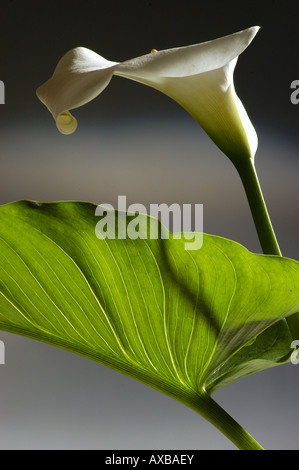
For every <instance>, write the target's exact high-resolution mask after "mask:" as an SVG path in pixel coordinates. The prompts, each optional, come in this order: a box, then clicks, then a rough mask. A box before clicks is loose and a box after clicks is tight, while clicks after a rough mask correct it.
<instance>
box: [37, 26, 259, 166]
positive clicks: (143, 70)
mask: <svg viewBox="0 0 299 470" xmlns="http://www.w3.org/2000/svg"><path fill="white" fill-rule="evenodd" d="M258 29H259V27H252V28H249V29H246V30H244V31H240V32H237V33H234V34H231V35H229V36H225V37H222V38H219V39H215V40H213V41H208V42H204V43H201V44H195V45H191V46H186V47H179V48H174V49H168V50H161V51H155V52H154V53H149V54H146V55H144V56H141V57H137V58H135V59H131V60H127V61H125V62H122V63H119V62H111V61H109V60H106V59H104V58H103V57H102V56H100V55H98V54H96V53H95V52H93V51H91V50H89V49H86V48H84V47H77V48H75V49H72V50H71V51H69V52H68V53H67V54H65V55H64V56H63V57H62V59H61V60H60V61H59V63H58V65H57V67H56V69H55V71H54V74H53V76H52V77H51V78H50V80H48V81H47V82H46V83H45V84H44V85H42V86H41V87H39V88H38V89H37V96H38V97H39V99H40V100H41V101H42V102H43V103H44V104H45V106H46V107H47V108H48V109H49V111H50V112H51V113H52V115H53V117H54V119H55V121H56V124H57V127H58V129H59V130H60V132H62V133H63V134H71V133H73V132H74V131H75V130H76V128H77V121H76V119H75V118H74V117H73V116H72V115H71V114H70V112H69V111H70V110H72V109H75V108H78V107H80V106H82V105H84V104H85V103H88V102H89V101H91V100H93V99H94V98H96V96H98V95H99V94H100V93H101V92H102V91H103V90H104V89H105V88H106V87H107V85H108V84H109V82H110V80H111V78H112V76H113V75H119V76H122V77H125V78H129V79H131V80H135V81H137V82H140V83H143V84H145V85H148V86H150V87H153V88H155V89H157V90H159V91H161V92H163V93H164V94H166V95H168V96H169V97H170V98H172V99H174V100H175V101H177V102H178V103H179V104H180V105H181V106H182V107H183V108H185V109H186V110H187V111H188V112H189V113H190V114H191V116H193V117H194V119H195V120H196V121H197V122H198V123H199V124H200V126H201V127H202V128H203V129H204V130H205V131H206V132H207V134H208V135H209V136H210V137H211V138H212V140H213V141H214V142H215V143H216V145H217V146H218V147H219V148H220V149H221V150H222V151H223V152H224V153H225V154H226V155H227V156H228V157H229V158H231V159H232V161H234V160H235V159H236V158H237V159H239V158H240V157H241V158H242V157H246V158H248V157H249V158H251V159H253V158H254V155H255V152H256V149H257V135H256V132H255V129H254V127H253V125H252V123H251V122H250V120H249V118H248V115H247V113H246V110H245V108H244V106H243V104H242V103H241V101H240V99H239V98H238V96H237V95H236V92H235V88H234V82H233V73H234V69H235V66H236V62H237V60H238V56H239V55H240V54H241V53H242V52H243V51H244V50H245V49H246V47H247V46H248V45H249V44H250V42H251V41H252V39H253V38H254V36H255V35H256V33H257V31H258Z"/></svg>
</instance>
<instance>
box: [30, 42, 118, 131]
mask: <svg viewBox="0 0 299 470" xmlns="http://www.w3.org/2000/svg"><path fill="white" fill-rule="evenodd" d="M116 65H117V62H111V61H109V60H106V59H104V58H103V57H101V56H100V55H98V54H96V53H95V52H93V51H90V50H89V49H86V48H84V47H77V48H76V49H72V50H71V51H69V52H68V53H67V54H65V55H64V56H63V57H62V59H61V60H60V61H59V63H58V64H57V67H56V69H55V71H54V74H53V75H52V77H51V78H50V80H48V81H47V82H46V83H44V84H43V85H42V86H41V87H39V88H38V89H37V91H36V94H37V96H38V98H39V99H40V100H41V101H42V102H43V103H44V105H45V106H46V107H47V108H48V109H49V111H50V112H51V113H52V115H53V117H54V119H55V120H56V124H57V127H58V129H59V130H60V131H61V132H62V133H68V134H69V133H71V132H74V131H75V130H76V127H77V125H76V126H75V125H74V122H73V125H68V126H67V128H68V131H69V132H64V130H63V129H66V128H65V125H64V122H65V123H66V122H67V120H66V113H67V112H68V111H69V110H70V109H75V108H78V107H79V106H82V105H84V104H86V103H88V102H89V101H91V100H93V99H94V98H95V97H96V96H98V95H99V94H100V93H101V92H102V91H103V90H104V89H105V88H106V86H107V85H108V84H109V82H110V80H111V78H112V76H113V72H114V69H115V66H116ZM67 116H68V118H69V116H71V115H70V114H69V113H68V115H67ZM73 119H74V118H73ZM69 124H70V122H69ZM71 129H72V131H71Z"/></svg>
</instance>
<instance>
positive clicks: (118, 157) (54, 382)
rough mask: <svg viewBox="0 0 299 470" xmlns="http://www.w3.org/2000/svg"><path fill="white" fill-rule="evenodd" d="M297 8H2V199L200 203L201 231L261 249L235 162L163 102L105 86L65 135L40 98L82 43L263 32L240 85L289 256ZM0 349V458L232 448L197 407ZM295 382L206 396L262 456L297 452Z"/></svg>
mask: <svg viewBox="0 0 299 470" xmlns="http://www.w3.org/2000/svg"><path fill="white" fill-rule="evenodd" d="M297 3H298V2H295V1H267V0H263V1H262V2H261V1H245V2H241V1H239V2H235V1H228V2H226V1H210V2H203V1H197V2H195V1H194V2H191V1H184V2H175V1H168V0H166V1H163V0H162V1H156V0H152V1H143V0H139V1H127V2H123V1H118V2H115V1H111V2H100V1H91V0H86V1H84V2H83V0H81V1H66V0H65V1H59V2H58V1H51V2H40V1H26V2H17V1H13V0H12V1H0V47H1V55H0V79H1V80H3V81H4V83H5V86H6V104H5V105H2V106H1V107H0V132H1V144H0V145H1V147H0V152H1V153H0V156H1V175H0V202H1V203H2V204H4V203H7V202H10V201H13V200H17V199H27V198H28V199H34V200H40V201H54V200H61V199H74V200H76V199H78V200H86V201H92V202H95V203H103V202H108V203H111V204H115V205H116V203H117V196H118V195H126V196H127V201H128V204H131V203H133V202H139V203H142V204H145V205H146V206H147V207H149V204H150V203H160V202H165V203H168V204H170V203H173V202H177V203H180V204H183V203H189V204H195V203H202V204H203V205H204V231H205V232H207V233H212V234H216V235H220V236H224V237H227V238H231V239H233V240H236V241H238V242H240V243H242V244H243V245H245V246H246V247H247V248H248V249H249V250H251V251H254V252H261V250H260V246H259V243H258V240H257V237H256V234H255V230H254V227H253V222H252V219H251V215H250V212H249V209H248V205H247V201H246V199H245V196H244V192H243V189H242V187H241V184H240V181H239V179H238V177H237V174H236V172H235V170H234V168H233V167H232V165H231V163H230V162H229V161H228V159H227V158H226V157H225V156H224V155H223V154H222V153H221V152H220V151H219V150H218V149H217V148H216V147H215V145H214V144H213V143H212V142H211V141H210V140H209V138H208V137H207V136H206V135H205V134H204V133H203V131H202V130H201V129H200V128H199V126H198V125H197V124H196V123H195V122H194V121H193V120H192V119H191V117H190V116H189V115H188V114H187V113H186V112H185V111H183V110H182V109H181V108H180V107H179V106H178V105H177V104H176V103H174V102H172V101H170V100H169V99H168V98H167V97H166V96H163V95H162V94H159V93H158V92H156V91H154V90H152V89H150V88H147V87H145V86H143V85H139V84H137V83H134V82H130V81H128V80H125V79H121V78H119V77H114V78H113V80H112V82H111V84H110V85H109V87H108V88H107V90H105V92H104V93H103V94H102V95H101V96H100V97H99V98H98V99H97V100H95V101H94V102H92V103H90V104H89V105H86V106H85V107H83V108H81V109H78V110H76V111H75V112H74V115H75V116H76V117H77V118H78V121H79V127H78V130H77V132H76V133H75V134H74V135H72V136H62V135H60V134H59V133H58V131H57V130H56V127H55V123H54V121H53V119H52V117H51V116H50V115H49V113H48V112H47V111H46V109H45V108H44V107H43V105H41V103H40V102H39V101H38V100H37V99H36V97H35V89H36V87H37V86H39V85H40V84H42V83H43V82H44V81H46V80H47V79H48V78H49V77H50V75H51V74H52V72H53V69H54V67H55V65H56V63H57V61H58V60H59V58H60V57H61V56H62V55H63V54H64V53H65V52H67V51H68V50H69V49H71V48H72V47H75V46H79V45H80V46H85V47H89V48H91V49H93V50H95V51H97V52H98V53H100V54H101V55H103V56H104V57H106V58H107V59H110V60H119V61H121V60H125V59H129V58H132V57H135V56H138V55H142V54H145V53H148V52H149V51H150V50H151V49H152V48H156V49H164V48H168V47H175V46H183V45H188V44H192V43H197V42H201V41H205V40H209V39H214V38H216V37H220V36H221V35H225V34H230V33H233V32H235V31H238V30H241V29H244V28H247V27H249V26H253V25H260V26H261V27H262V28H261V30H260V32H259V33H258V35H257V37H256V38H255V39H254V41H253V43H252V44H251V45H250V47H249V48H248V49H247V50H246V51H245V52H244V53H243V54H242V55H241V56H240V58H239V61H238V64H237V68H236V73H235V84H236V89H237V92H238V94H239V96H240V97H241V99H242V101H243V103H244V104H245V106H246V109H247V110H248V113H249V115H250V117H251V119H252V121H253V123H254V125H255V127H256V130H257V132H258V136H259V149H258V152H257V156H256V159H257V169H258V172H259V175H260V180H261V183H262V185H263V190H264V194H265V198H266V200H267V204H268V207H269V211H270V214H271V217H272V221H273V224H274V227H275V230H276V233H277V237H278V239H279V242H280V245H281V249H282V252H283V254H284V255H285V256H288V257H291V258H294V259H297V260H298V259H299V247H298V234H299V228H298V113H299V105H298V106H294V105H292V104H291V102H290V94H291V90H290V84H291V82H292V81H293V80H295V79H299V71H298V6H297V7H296V4H297ZM20 236H22V234H21V233H20ZM298 339H299V338H298ZM0 340H2V341H4V342H5V351H6V364H5V365H1V366H0V449H107V450H111V449H203V450H205V449H206V450H208V449H234V448H235V447H234V446H233V445H232V444H231V443H230V442H229V441H228V440H227V439H226V438H225V437H224V436H223V435H222V434H220V433H219V432H218V431H217V430H216V429H215V428H214V427H212V426H211V425H210V424H209V423H207V422H206V421H205V420H203V419H202V418H201V417H199V416H198V415H196V414H195V413H194V412H193V411H191V410H189V409H188V408H186V407H184V406H183V405H181V404H180V403H177V402H175V401H174V400H172V399H170V398H168V397H166V396H164V395H162V394H160V393H158V392H156V391H154V390H152V389H150V388H149V387H147V386H144V385H143V384H140V383H138V382H136V381H133V380H132V379H130V378H128V377H125V376H123V375H121V374H119V373H116V372H114V371H113V370H110V369H107V368H105V367H102V366H100V365H99V364H96V363H93V362H91V361H89V360H87V359H85V358H82V357H80V356H76V355H74V354H71V353H69V352H67V351H63V350H60V349H57V348H55V347H52V346H49V345H46V344H43V343H39V342H36V341H33V340H29V339H27V338H22V337H19V336H15V335H11V334H8V333H2V332H0ZM298 386H299V365H298V366H294V365H291V364H290V365H287V366H280V367H276V368H274V369H271V370H268V371H265V372H261V373H258V374H255V375H253V376H250V377H247V378H245V379H242V380H240V381H238V382H236V383H234V384H231V385H229V386H227V387H224V388H223V389H221V390H219V391H217V392H216V393H215V394H214V397H215V398H216V399H217V400H218V402H219V403H220V404H221V405H222V406H223V407H224V408H225V409H226V410H227V411H228V412H229V413H231V414H232V416H233V417H234V418H235V419H236V420H237V421H239V422H240V424H241V425H243V426H244V427H245V429H246V430H247V431H249V432H250V433H252V434H253V436H254V437H255V438H256V439H257V440H258V441H259V442H260V443H261V444H262V445H263V446H264V447H265V448H267V449H299V437H298V426H297V423H298V418H299V405H298Z"/></svg>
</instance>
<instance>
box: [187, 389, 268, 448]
mask: <svg viewBox="0 0 299 470" xmlns="http://www.w3.org/2000/svg"><path fill="white" fill-rule="evenodd" d="M189 406H190V405H189ZM192 408H193V409H194V410H195V411H197V412H198V413H199V414H200V415H201V416H202V417H203V418H205V419H206V420H207V421H209V422H210V423H211V424H212V425H213V426H215V427H216V428H217V429H219V431H221V432H222V433H223V434H224V435H225V436H226V437H227V438H228V439H229V440H230V441H231V442H233V443H234V444H235V445H236V446H237V448H238V449H240V450H264V449H263V447H261V445H260V444H259V443H258V442H257V441H256V440H255V439H253V437H252V436H251V435H250V434H248V432H247V431H245V429H243V428H242V426H240V424H239V423H237V421H235V420H234V419H233V418H232V417H231V416H230V415H229V414H228V413H227V412H226V411H225V410H224V409H223V408H221V406H220V405H218V403H216V402H215V401H214V400H213V399H212V398H211V397H210V395H208V394H207V393H206V392H203V393H202V394H201V395H200V397H199V399H198V400H196V402H193V403H192Z"/></svg>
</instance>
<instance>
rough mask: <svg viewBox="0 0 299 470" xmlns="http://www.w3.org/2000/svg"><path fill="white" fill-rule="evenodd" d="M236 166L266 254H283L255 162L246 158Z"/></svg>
mask: <svg viewBox="0 0 299 470" xmlns="http://www.w3.org/2000/svg"><path fill="white" fill-rule="evenodd" d="M235 166H236V169H237V171H238V173H239V175H240V178H241V180H242V183H243V186H244V189H245V192H246V196H247V199H248V203H249V206H250V209H251V213H252V216H253V220H254V223H255V227H256V231H257V234H258V237H259V240H260V244H261V247H262V250H263V252H264V254H267V255H278V256H281V251H280V248H279V245H278V243H277V240H276V236H275V233H274V230H273V227H272V223H271V220H270V217H269V214H268V210H267V207H266V204H265V200H264V197H263V193H262V189H261V186H260V183H259V180H258V176H257V173H256V170H255V167H254V162H253V161H252V160H249V159H246V160H245V159H244V161H241V163H240V162H238V163H237V165H235Z"/></svg>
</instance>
